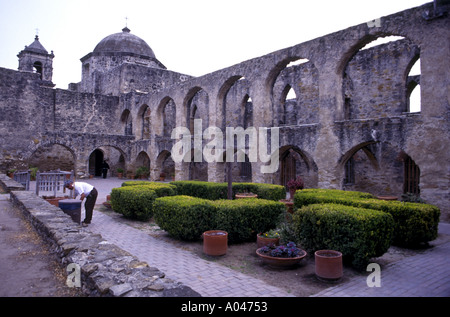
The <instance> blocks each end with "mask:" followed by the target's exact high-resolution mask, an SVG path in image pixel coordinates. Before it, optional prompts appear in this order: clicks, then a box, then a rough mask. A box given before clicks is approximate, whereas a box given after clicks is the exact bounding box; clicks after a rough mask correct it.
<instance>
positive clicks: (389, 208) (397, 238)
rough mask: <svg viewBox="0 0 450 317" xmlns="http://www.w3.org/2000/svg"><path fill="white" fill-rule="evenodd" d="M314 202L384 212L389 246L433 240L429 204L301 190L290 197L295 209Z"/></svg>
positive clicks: (435, 214)
mask: <svg viewBox="0 0 450 317" xmlns="http://www.w3.org/2000/svg"><path fill="white" fill-rule="evenodd" d="M316 203H337V204H342V205H347V206H353V207H360V208H365V209H374V210H380V211H384V212H387V213H389V214H391V215H392V217H393V218H394V238H393V244H394V245H397V246H404V247H414V246H416V245H418V244H420V243H426V242H428V241H432V240H434V239H436V238H437V234H438V224H439V217H440V210H439V208H438V207H436V206H433V205H430V204H421V203H408V202H401V201H385V200H380V199H377V198H375V197H374V196H373V195H371V194H368V193H361V192H352V191H343V190H336V189H305V190H301V191H297V192H296V194H295V196H294V205H295V207H296V208H301V207H302V206H305V205H309V204H316Z"/></svg>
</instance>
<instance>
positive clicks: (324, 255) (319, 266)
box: [314, 250, 343, 281]
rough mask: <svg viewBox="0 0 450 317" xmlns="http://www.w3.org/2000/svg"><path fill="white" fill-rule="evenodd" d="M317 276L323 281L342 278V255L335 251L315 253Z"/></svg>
mask: <svg viewBox="0 0 450 317" xmlns="http://www.w3.org/2000/svg"><path fill="white" fill-rule="evenodd" d="M314 260H315V272H316V276H317V277H318V278H319V279H321V280H326V281H335V280H338V279H340V278H341V277H342V275H343V266H342V253H341V252H339V251H335V250H318V251H316V252H315V253H314Z"/></svg>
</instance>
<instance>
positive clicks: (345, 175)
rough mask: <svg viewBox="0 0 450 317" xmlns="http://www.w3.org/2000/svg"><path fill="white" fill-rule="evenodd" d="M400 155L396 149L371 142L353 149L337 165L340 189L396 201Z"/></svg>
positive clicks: (400, 176)
mask: <svg viewBox="0 0 450 317" xmlns="http://www.w3.org/2000/svg"><path fill="white" fill-rule="evenodd" d="M399 153H401V149H400V147H399V145H396V144H391V143H389V142H379V141H373V140H372V141H366V142H361V143H359V144H357V145H355V146H353V147H352V148H351V149H349V150H348V151H346V152H345V153H344V155H342V157H341V158H340V160H339V161H338V166H337V170H338V172H339V173H340V175H341V183H342V188H343V189H345V190H356V191H363V192H369V193H372V194H374V195H389V196H392V195H393V196H397V197H398V196H399V195H400V194H401V193H402V190H403V189H402V188H403V182H404V181H403V168H404V167H403V163H402V160H401V156H400V154H399ZM349 174H353V176H352V175H349Z"/></svg>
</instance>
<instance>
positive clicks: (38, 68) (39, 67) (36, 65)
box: [33, 62, 42, 79]
mask: <svg viewBox="0 0 450 317" xmlns="http://www.w3.org/2000/svg"><path fill="white" fill-rule="evenodd" d="M33 72H35V73H38V74H40V78H41V79H42V63H41V62H34V64H33Z"/></svg>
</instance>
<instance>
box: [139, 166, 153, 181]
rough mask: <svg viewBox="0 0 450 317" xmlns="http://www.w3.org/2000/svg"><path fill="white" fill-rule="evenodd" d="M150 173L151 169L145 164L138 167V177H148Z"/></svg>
mask: <svg viewBox="0 0 450 317" xmlns="http://www.w3.org/2000/svg"><path fill="white" fill-rule="evenodd" d="M149 174H150V172H149V169H148V168H147V167H145V166H140V167H138V168H137V169H136V178H140V179H146V178H148V175H149Z"/></svg>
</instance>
